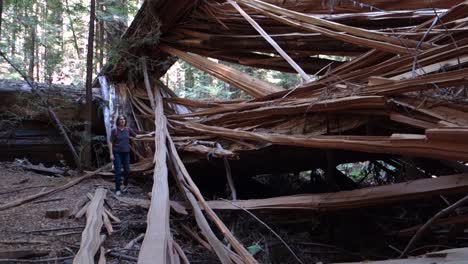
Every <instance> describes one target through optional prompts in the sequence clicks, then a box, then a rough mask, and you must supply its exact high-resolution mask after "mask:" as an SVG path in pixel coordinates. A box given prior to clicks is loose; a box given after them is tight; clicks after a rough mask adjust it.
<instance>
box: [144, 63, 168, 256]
mask: <svg viewBox="0 0 468 264" xmlns="http://www.w3.org/2000/svg"><path fill="white" fill-rule="evenodd" d="M143 63H146V62H145V61H143ZM144 68H145V69H146V67H144ZM147 85H149V82H147ZM147 88H148V90H151V89H149V88H150V87H147ZM154 97H155V98H154V107H155V109H154V115H155V119H154V124H155V128H156V130H155V134H154V148H155V149H154V162H155V166H154V172H153V189H152V195H151V206H150V208H149V211H148V217H147V228H146V234H145V239H144V240H143V243H142V245H141V250H140V254H139V255H138V263H141V264H152V263H172V261H171V258H170V257H169V250H172V249H170V248H169V247H168V243H169V241H170V239H171V238H170V229H169V209H170V207H169V186H168V182H167V175H168V171H167V164H166V155H167V150H166V117H165V116H164V110H163V101H162V96H161V92H160V90H157V91H156V93H155V95H154Z"/></svg>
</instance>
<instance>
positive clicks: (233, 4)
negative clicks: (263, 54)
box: [227, 0, 311, 82]
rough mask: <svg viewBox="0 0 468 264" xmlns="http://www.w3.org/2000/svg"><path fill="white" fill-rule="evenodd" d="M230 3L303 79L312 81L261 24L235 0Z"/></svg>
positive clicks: (229, 0)
mask: <svg viewBox="0 0 468 264" xmlns="http://www.w3.org/2000/svg"><path fill="white" fill-rule="evenodd" d="M227 1H228V3H230V4H231V5H232V6H233V7H234V8H235V9H236V10H237V11H238V12H239V13H240V14H241V15H242V16H243V17H244V18H245V19H246V20H247V21H248V22H249V23H250V24H251V25H252V27H253V28H255V30H257V32H258V33H260V35H261V36H262V37H263V38H264V39H265V40H266V41H267V42H268V43H270V45H271V46H272V47H273V48H274V49H275V50H276V52H278V53H279V54H280V55H281V57H283V58H284V59H285V60H286V61H287V62H288V63H289V65H291V67H293V68H294V70H296V71H297V72H298V73H299V74H300V75H301V77H302V79H303V80H304V81H305V82H310V80H311V79H310V77H309V75H307V73H305V72H304V70H303V69H302V68H301V67H300V66H299V65H298V64H297V63H296V62H295V61H294V60H293V59H292V58H291V57H290V56H289V55H288V54H287V53H286V52H285V51H284V50H283V49H282V48H281V47H280V46H279V45H278V43H276V41H275V40H273V39H272V38H271V37H270V36H269V35H268V34H267V33H266V32H265V30H263V28H262V27H260V25H259V24H258V23H257V22H255V20H253V19H252V18H251V17H250V16H249V15H248V14H247V13H246V12H245V11H244V10H243V9H242V8H240V6H239V5H238V4H237V3H236V2H234V1H233V0H227Z"/></svg>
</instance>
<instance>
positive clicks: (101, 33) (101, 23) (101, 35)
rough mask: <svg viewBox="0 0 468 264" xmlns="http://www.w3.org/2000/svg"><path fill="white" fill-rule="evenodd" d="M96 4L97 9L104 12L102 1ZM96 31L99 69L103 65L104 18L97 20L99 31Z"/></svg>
mask: <svg viewBox="0 0 468 264" xmlns="http://www.w3.org/2000/svg"><path fill="white" fill-rule="evenodd" d="M98 6H99V11H101V13H102V14H104V3H102V2H100V3H99V4H98ZM97 33H98V36H99V69H102V68H103V67H104V48H105V45H106V44H105V42H104V20H102V19H100V20H99V31H98V32H97Z"/></svg>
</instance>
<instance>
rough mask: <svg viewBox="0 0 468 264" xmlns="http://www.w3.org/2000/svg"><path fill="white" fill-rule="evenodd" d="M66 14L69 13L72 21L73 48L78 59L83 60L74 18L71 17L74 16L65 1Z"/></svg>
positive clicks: (69, 18) (66, 0)
mask: <svg viewBox="0 0 468 264" xmlns="http://www.w3.org/2000/svg"><path fill="white" fill-rule="evenodd" d="M65 12H66V13H67V16H68V20H69V21H70V29H71V31H72V35H73V46H74V47H75V50H76V54H77V58H78V59H79V60H81V52H80V47H79V46H78V38H77V37H76V32H75V25H74V24H73V18H72V17H71V15H72V14H71V11H70V7H69V5H68V0H65Z"/></svg>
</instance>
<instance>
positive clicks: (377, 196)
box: [208, 174, 468, 211]
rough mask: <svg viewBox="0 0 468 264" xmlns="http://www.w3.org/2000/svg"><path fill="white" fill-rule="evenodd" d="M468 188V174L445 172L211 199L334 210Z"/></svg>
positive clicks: (230, 205) (219, 205)
mask: <svg viewBox="0 0 468 264" xmlns="http://www.w3.org/2000/svg"><path fill="white" fill-rule="evenodd" d="M466 191H468V174H458V175H452V176H443V177H439V178H437V179H421V180H415V181H412V182H408V183H398V184H392V185H386V186H378V187H369V188H363V189H359V190H353V191H341V192H336V193H326V194H302V195H294V196H284V197H275V198H268V199H260V200H255V199H252V200H244V201H241V200H238V201H232V202H226V201H209V202H208V205H209V206H210V208H212V209H215V210H239V208H244V209H247V210H261V209H275V210H288V209H289V210H290V209H297V210H317V211H334V210H344V209H353V208H362V207H369V206H376V205H380V204H388V203H397V202H403V201H409V200H415V199H424V198H430V197H434V196H437V195H445V194H457V193H463V192H466Z"/></svg>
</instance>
